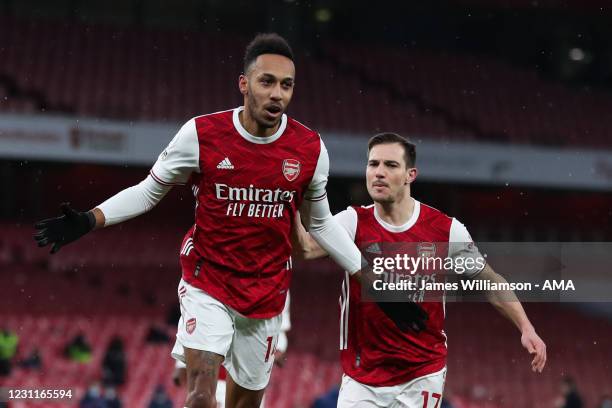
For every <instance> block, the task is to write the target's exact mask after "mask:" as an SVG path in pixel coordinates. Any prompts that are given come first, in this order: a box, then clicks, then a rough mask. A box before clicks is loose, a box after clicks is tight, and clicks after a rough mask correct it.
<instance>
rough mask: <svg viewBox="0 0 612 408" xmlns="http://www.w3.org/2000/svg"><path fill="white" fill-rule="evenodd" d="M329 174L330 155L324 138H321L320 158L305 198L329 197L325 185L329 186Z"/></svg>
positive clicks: (315, 199) (319, 198) (314, 199)
mask: <svg viewBox="0 0 612 408" xmlns="http://www.w3.org/2000/svg"><path fill="white" fill-rule="evenodd" d="M328 175H329V155H328V154H327V149H326V148H325V144H324V143H323V140H321V150H320V152H319V159H318V161H317V167H316V169H315V172H314V175H313V176H312V180H311V181H310V184H309V185H308V189H307V190H306V195H305V197H304V198H305V199H306V200H310V201H318V200H322V199H324V198H325V197H327V194H326V193H325V187H326V186H327V177H328Z"/></svg>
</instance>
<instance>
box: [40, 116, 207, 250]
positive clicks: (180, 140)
mask: <svg viewBox="0 0 612 408" xmlns="http://www.w3.org/2000/svg"><path fill="white" fill-rule="evenodd" d="M197 171H199V143H198V137H197V131H196V128H195V122H194V120H193V119H192V120H190V121H189V122H187V123H186V124H185V125H184V126H183V127H182V128H181V129H180V130H179V132H178V133H177V134H176V136H175V137H174V138H173V139H172V141H171V142H170V144H169V145H168V147H167V148H166V149H165V150H164V151H163V152H162V153H161V154H160V155H159V158H158V160H157V162H156V163H155V165H154V166H153V168H152V169H151V174H150V176H148V177H147V178H146V179H145V180H143V181H142V182H141V183H139V184H138V185H135V186H132V187H130V188H127V189H125V190H123V191H121V192H120V193H118V194H116V195H114V196H113V197H111V198H109V199H108V200H106V201H105V202H104V203H102V204H100V205H99V206H97V207H95V208H94V209H92V210H90V211H87V212H79V211H75V210H74V209H72V208H71V207H70V205H69V204H67V203H64V204H62V205H61V206H60V209H61V212H62V214H63V215H61V216H59V217H55V218H49V219H46V220H43V221H40V222H38V223H36V224H35V225H34V228H36V230H37V233H36V234H35V235H34V239H35V240H36V241H37V243H38V246H39V247H44V246H47V245H52V247H51V253H52V254H54V253H56V252H57V251H59V250H60V248H61V247H63V246H64V245H66V244H69V243H70V242H73V241H75V240H77V239H79V238H81V237H82V236H83V235H85V234H87V233H89V232H90V231H92V230H93V229H96V228H101V227H105V226H109V225H113V224H117V223H120V222H123V221H126V220H128V219H130V218H134V217H136V216H138V215H140V214H143V213H145V212H147V211H149V210H150V209H151V208H153V207H154V206H155V205H156V204H157V203H158V202H159V201H160V200H161V199H162V198H163V197H164V196H165V195H166V194H167V193H168V191H170V189H171V188H172V186H174V185H182V184H185V182H186V181H187V180H188V179H189V177H190V175H191V173H193V172H197Z"/></svg>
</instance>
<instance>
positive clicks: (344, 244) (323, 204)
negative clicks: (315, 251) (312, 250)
mask: <svg viewBox="0 0 612 408" xmlns="http://www.w3.org/2000/svg"><path fill="white" fill-rule="evenodd" d="M306 207H307V208H306V209H305V212H306V214H308V218H307V219H308V220H309V227H310V236H311V237H312V238H313V239H314V241H316V243H317V244H318V245H319V246H320V247H321V248H322V249H323V250H324V251H325V252H326V253H327V254H329V256H331V257H332V259H333V260H334V261H336V262H337V263H338V264H339V265H340V266H341V267H342V268H344V270H346V271H348V272H349V273H351V274H353V273H355V272H357V271H358V270H360V269H361V263H362V262H361V252H359V249H358V248H357V246H356V245H355V243H354V242H353V240H352V239H351V237H350V236H349V234H348V233H347V232H346V231H345V230H344V228H342V226H341V225H340V224H339V223H338V222H337V221H336V220H335V219H334V217H333V216H332V215H331V212H330V210H329V204H328V202H327V198H325V199H323V200H319V201H312V202H309V204H308V205H307V206H306Z"/></svg>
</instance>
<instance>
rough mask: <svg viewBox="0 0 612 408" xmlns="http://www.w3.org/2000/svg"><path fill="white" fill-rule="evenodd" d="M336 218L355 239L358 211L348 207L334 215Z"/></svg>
mask: <svg viewBox="0 0 612 408" xmlns="http://www.w3.org/2000/svg"><path fill="white" fill-rule="evenodd" d="M334 218H335V219H336V221H338V224H340V225H341V226H342V228H344V229H345V230H346V232H348V234H349V236H350V237H351V239H352V240H353V241H355V235H356V234H357V212H356V211H355V209H354V208H353V207H347V208H346V210H344V211H340V212H339V213H338V214H336V215H334Z"/></svg>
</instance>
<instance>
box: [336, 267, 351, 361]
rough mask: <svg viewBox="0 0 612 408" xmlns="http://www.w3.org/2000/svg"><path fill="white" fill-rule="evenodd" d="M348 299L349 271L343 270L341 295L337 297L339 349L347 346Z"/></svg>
mask: <svg viewBox="0 0 612 408" xmlns="http://www.w3.org/2000/svg"><path fill="white" fill-rule="evenodd" d="M349 300H350V285H349V273H348V272H346V271H345V272H344V280H343V281H342V295H341V296H340V298H339V299H338V303H339V304H340V350H346V349H347V348H348V323H349Z"/></svg>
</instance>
